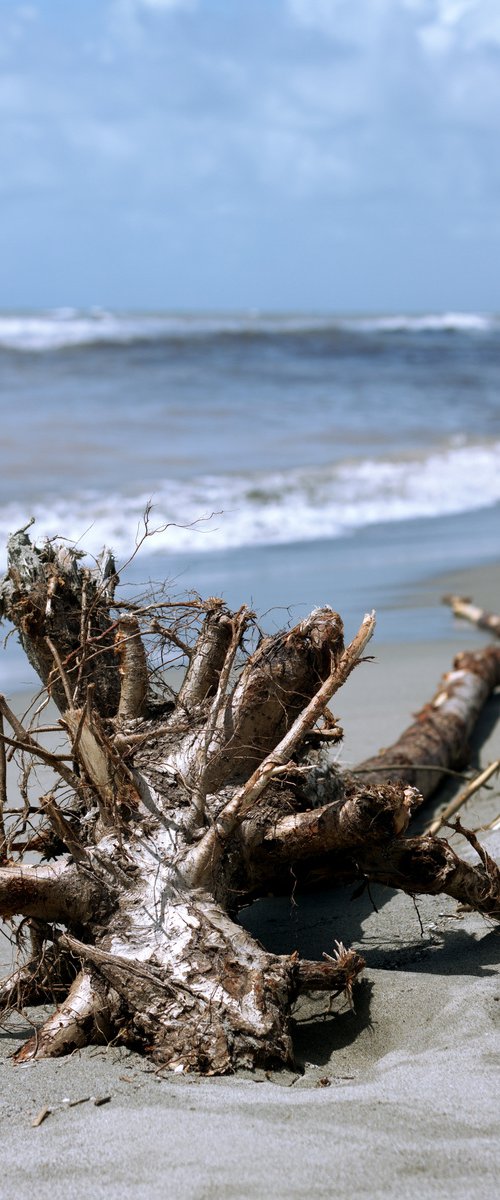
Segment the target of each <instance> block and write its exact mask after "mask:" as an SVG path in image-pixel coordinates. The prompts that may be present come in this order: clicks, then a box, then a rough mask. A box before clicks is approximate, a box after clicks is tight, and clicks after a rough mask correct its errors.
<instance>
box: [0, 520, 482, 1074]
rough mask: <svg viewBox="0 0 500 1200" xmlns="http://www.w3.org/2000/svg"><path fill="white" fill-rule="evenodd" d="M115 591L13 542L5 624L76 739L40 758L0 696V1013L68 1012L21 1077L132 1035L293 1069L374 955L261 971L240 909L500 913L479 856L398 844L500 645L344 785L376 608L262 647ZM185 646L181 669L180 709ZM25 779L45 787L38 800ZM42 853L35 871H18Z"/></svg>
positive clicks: (260, 955)
mask: <svg viewBox="0 0 500 1200" xmlns="http://www.w3.org/2000/svg"><path fill="white" fill-rule="evenodd" d="M117 582H118V580H117V576H116V574H115V569H114V563H113V560H112V558H111V556H110V555H103V556H102V557H101V559H100V560H99V561H98V562H97V564H96V565H95V566H94V567H93V568H92V569H90V568H89V567H88V566H84V565H82V562H81V556H80V555H79V553H77V552H75V551H72V550H68V549H67V548H66V547H62V546H61V545H58V544H56V543H47V544H46V545H45V546H44V547H43V548H42V549H37V548H36V547H34V546H32V545H31V542H30V540H29V537H28V535H27V533H26V532H25V531H22V532H20V533H17V534H15V535H14V536H13V537H12V538H11V539H10V542H9V569H8V572H7V575H6V576H5V579H4V581H3V583H2V585H1V591H0V600H1V606H2V613H3V615H4V616H5V617H7V618H8V619H9V620H10V621H11V622H13V624H14V625H15V627H16V628H17V631H18V635H19V638H20V640H21V643H22V645H23V647H24V649H25V651H26V654H27V656H28V658H29V660H30V662H31V663H32V665H33V666H34V667H35V669H36V671H37V672H38V674H39V676H40V679H41V681H42V684H43V687H44V689H45V691H46V694H50V696H51V697H52V698H53V700H54V701H55V704H56V705H57V707H58V709H59V711H60V714H61V717H60V721H59V727H60V729H61V735H62V734H63V733H64V735H65V737H66V739H67V748H66V751H65V752H56V751H54V750H48V749H47V747H46V744H45V740H44V732H46V731H47V727H45V730H44V727H43V726H42V725H41V714H42V711H43V707H44V701H42V704H41V705H40V706H39V710H38V716H37V718H36V721H35V722H33V721H32V722H31V724H30V727H27V726H26V725H25V724H24V723H23V722H22V721H20V720H19V719H18V718H17V717H16V716H15V715H14V713H13V712H12V711H11V709H10V707H9V705H8V703H7V701H6V700H5V699H4V698H3V697H2V698H0V711H1V720H2V725H1V729H0V734H1V739H0V740H1V743H2V752H1V754H0V760H1V761H0V791H1V798H2V802H3V806H4V808H5V806H6V784H5V754H6V749H7V750H8V753H9V754H12V753H15V754H16V755H17V756H18V757H19V758H20V759H21V762H22V766H23V770H24V783H23V787H22V795H23V797H24V809H22V810H20V811H19V813H18V814H17V815H14V817H12V814H11V816H10V817H8V816H6V815H4V816H2V818H1V820H0V844H1V846H2V848H3V864H4V865H3V866H2V867H1V868H0V913H1V914H2V916H3V917H4V919H5V920H7V921H14V920H15V919H16V918H18V917H19V916H21V917H22V919H23V920H22V924H23V926H25V925H26V923H28V924H29V926H30V928H31V949H30V951H29V954H28V958H27V961H26V962H25V963H24V964H23V965H22V966H20V967H19V969H18V971H17V972H16V973H15V974H14V975H13V976H12V977H11V978H10V979H9V980H7V981H4V983H3V984H2V985H1V986H0V1005H2V1006H3V1007H4V1009H8V1008H9V1007H13V1006H17V1005H18V1004H19V1003H21V1002H22V1003H24V1004H29V1003H38V1002H40V1001H46V1000H47V999H48V998H52V999H53V1000H54V1001H55V1002H56V1003H58V1007H57V1008H56V1011H55V1012H54V1014H53V1015H52V1016H51V1017H50V1018H49V1019H48V1020H47V1021H46V1022H45V1024H44V1025H43V1026H42V1028H41V1029H40V1030H39V1031H38V1033H37V1035H36V1037H35V1038H32V1039H31V1040H30V1041H29V1042H28V1043H27V1044H26V1045H25V1046H24V1047H23V1048H22V1049H21V1050H20V1051H19V1052H18V1054H17V1056H16V1059H17V1061H26V1060H27V1059H29V1058H41V1057H47V1056H50V1055H57V1054H62V1053H64V1052H66V1051H69V1050H71V1049H73V1048H74V1047H77V1046H83V1045H84V1044H86V1043H87V1042H89V1041H92V1040H101V1041H102V1040H104V1041H107V1040H109V1039H119V1040H120V1041H121V1042H122V1043H125V1044H128V1045H130V1046H133V1047H135V1048H142V1049H144V1050H145V1051H147V1052H148V1053H150V1054H151V1055H152V1056H153V1058H154V1059H155V1060H156V1061H157V1062H158V1063H159V1064H160V1065H162V1066H164V1067H168V1068H170V1069H172V1070H178V1071H181V1070H184V1071H199V1072H202V1073H223V1072H228V1071H232V1070H234V1069H236V1068H237V1067H243V1066H244V1067H250V1068H251V1067H254V1066H256V1065H257V1064H259V1065H266V1066H270V1065H273V1064H274V1065H277V1064H280V1063H281V1064H286V1063H289V1062H291V1061H292V1044H291V1037H290V1013H291V1008H292V1006H293V1003H294V1001H295V1000H296V998H297V996H298V995H299V994H300V993H301V992H304V991H312V990H319V991H323V992H325V993H327V994H329V995H334V994H338V993H342V992H347V993H350V991H351V989H352V986H353V983H354V981H355V980H356V978H357V976H358V975H359V973H360V971H361V970H362V968H363V965H364V964H363V960H362V959H361V958H360V956H359V955H358V954H356V953H355V952H354V951H353V950H349V949H345V947H344V946H343V945H342V943H341V942H340V941H339V942H337V943H334V939H333V935H332V937H331V939H329V942H330V944H329V945H327V946H325V955H324V958H323V961H321V962H315V961H307V960H303V959H300V958H299V957H298V955H297V954H293V955H277V954H271V953H269V952H268V951H266V950H265V949H263V948H262V946H261V945H259V943H258V942H257V941H256V940H255V939H254V938H253V937H252V936H251V935H250V934H249V933H248V932H247V931H246V930H245V929H243V928H242V927H241V926H240V925H239V924H238V922H237V912H238V909H239V908H241V906H242V905H243V904H245V903H247V902H248V901H250V900H252V899H255V898H256V897H258V896H261V895H269V894H271V893H273V892H283V891H288V892H291V891H292V889H293V887H295V886H300V888H301V889H305V888H307V887H311V886H316V885H317V884H318V882H321V881H325V882H326V881H327V882H329V883H331V882H335V881H337V880H338V881H342V882H345V881H347V880H353V881H354V880H363V879H364V880H368V881H370V880H375V881H377V882H382V883H384V884H387V885H389V886H391V887H397V888H401V889H403V890H404V891H406V892H408V893H410V894H411V895H415V894H417V893H419V892H426V893H430V894H435V893H437V892H444V893H446V894H448V895H450V896H452V897H454V898H455V899H456V900H458V901H460V902H461V903H463V904H466V905H468V906H470V907H471V908H474V909H476V910H477V911H478V912H482V913H485V914H489V915H490V916H498V915H499V914H500V873H499V871H498V869H497V867H496V865H495V864H494V863H493V862H492V861H491V860H490V859H488V857H487V856H485V855H484V854H483V855H482V856H479V861H478V864H477V866H471V865H469V864H467V863H465V862H463V861H462V860H461V859H460V858H459V857H458V856H457V854H455V852H454V851H453V849H452V848H451V846H449V845H448V843H447V842H446V841H444V840H441V839H438V838H435V837H432V836H429V835H425V836H423V837H408V836H406V833H407V828H408V824H409V821H410V817H411V815H412V813H413V812H414V810H415V809H416V808H417V807H418V806H419V805H420V804H421V803H422V800H423V798H425V796H426V795H427V794H429V791H430V790H432V789H433V788H434V787H435V786H437V783H438V782H439V780H440V778H441V777H442V775H443V772H444V771H446V770H447V769H448V768H450V767H453V766H456V765H457V764H460V765H461V763H462V762H463V758H464V745H465V743H466V741H467V738H468V736H469V734H470V731H471V728H472V726H473V724H474V722H475V720H476V717H477V715H478V713H479V711H480V709H481V707H482V705H483V704H484V702H485V700H486V698H487V696H488V695H489V693H490V691H491V690H492V689H493V688H494V687H495V686H496V685H497V684H498V683H499V682H500V648H494V647H487V648H486V649H485V650H484V651H480V652H478V653H477V654H475V655H465V656H462V657H461V659H460V660H459V661H457V663H456V664H455V668H454V670H453V671H452V672H451V673H450V675H449V676H447V677H445V679H444V680H443V682H442V684H441V685H440V688H439V690H438V693H437V695H436V696H435V697H434V700H433V701H431V703H430V704H429V705H427V706H426V708H425V709H424V710H423V711H422V713H421V714H420V715H419V717H418V718H417V721H416V722H415V724H414V726H411V727H410V729H409V730H407V731H406V734H405V735H403V737H402V738H401V739H400V741H399V742H398V743H397V744H396V746H395V747H392V748H391V750H390V751H386V752H385V754H384V755H382V756H381V757H380V758H379V759H375V760H373V759H372V760H370V761H369V762H367V763H365V764H362V766H361V767H360V768H359V769H358V771H357V772H353V773H352V774H351V775H350V776H347V775H346V776H342V775H340V773H339V772H338V771H337V770H336V769H335V768H334V767H333V766H332V765H331V763H330V762H329V761H328V756H327V754H326V752H325V748H328V746H330V745H331V744H332V743H333V744H334V743H335V742H337V741H339V739H340V738H341V736H342V733H341V730H340V729H339V727H338V724H337V722H336V720H335V718H334V717H333V716H332V714H331V712H330V711H329V708H328V704H329V701H330V700H331V699H332V697H333V696H334V694H335V693H336V692H337V691H338V689H339V688H340V687H341V686H342V684H344V683H345V681H346V680H347V678H348V676H349V675H350V673H351V672H352V670H353V669H354V668H355V667H356V666H357V665H358V664H359V663H360V662H362V660H363V656H364V652H365V649H366V646H367V644H368V642H369V640H370V638H371V636H372V633H373V630H374V624H375V621H374V616H373V614H371V615H368V616H366V617H365V618H364V620H363V621H362V623H361V626H360V628H359V631H358V633H357V634H356V636H355V637H354V639H353V640H352V642H351V643H350V645H348V646H347V647H345V646H344V640H343V626H342V621H341V619H340V617H339V616H338V614H337V613H335V612H334V611H333V610H332V609H330V608H328V607H325V608H320V609H317V610H315V611H314V612H312V613H311V614H310V616H309V617H307V618H306V619H305V620H303V621H301V622H300V623H299V624H298V625H295V626H294V627H293V628H292V629H288V630H286V631H285V632H283V633H280V634H277V635H275V636H273V637H263V636H259V635H258V630H257V625H256V621H255V617H254V615H253V614H252V613H251V612H249V611H248V610H247V609H246V608H241V609H240V610H239V611H238V612H236V613H231V612H229V611H228V610H227V608H226V607H225V605H224V604H223V602H222V601H221V600H219V599H217V598H211V599H209V600H207V601H205V602H202V601H201V600H199V599H198V598H191V599H187V600H179V601H177V600H172V599H168V598H166V597H164V596H160V597H158V598H156V599H155V600H150V601H148V602H147V603H144V604H141V603H139V602H136V603H130V602H129V603H125V602H120V601H119V600H117V599H116V586H117ZM252 639H253V642H252ZM247 645H248V647H249V648H248V649H246V648H245V647H246V646H247ZM172 650H173V651H174V652H175V654H176V655H178V656H179V658H180V659H182V660H183V662H184V664H185V673H184V678H183V681H182V684H181V686H180V689H179V691H178V693H177V695H175V696H174V695H173V694H172V693H171V692H170V690H169V686H168V682H166V681H165V674H164V670H163V666H164V661H165V659H166V658H167V659H168V656H169V654H171V652H172ZM241 660H243V661H241ZM7 729H9V732H8V733H7ZM36 761H41V762H43V763H44V764H45V766H46V767H47V768H50V769H51V770H52V771H53V775H54V782H53V786H52V788H51V789H50V790H49V791H48V792H46V794H45V795H44V796H42V797H40V798H38V801H37V802H35V803H34V802H33V801H32V800H31V799H30V795H29V789H28V786H27V782H26V780H27V770H28V766H29V764H30V763H31V762H36ZM423 764H426V770H425V771H424V770H423ZM429 764H430V765H431V769H429ZM34 810H35V811H34ZM4 822H5V824H4ZM34 849H35V850H38V851H39V852H40V853H41V855H42V861H39V862H38V863H35V864H26V863H25V862H24V861H23V858H24V856H25V855H26V853H27V851H30V850H31V851H32V850H34ZM43 860H44V861H43ZM336 932H337V934H338V935H339V936H340V935H341V930H339V931H336ZM327 951H330V953H328V952H327Z"/></svg>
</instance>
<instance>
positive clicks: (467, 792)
mask: <svg viewBox="0 0 500 1200" xmlns="http://www.w3.org/2000/svg"><path fill="white" fill-rule="evenodd" d="M499 770H500V758H497V759H495V762H492V763H490V765H489V767H485V769H484V771H481V772H480V774H479V775H476V777H475V779H472V780H471V782H470V783H469V784H468V785H467V787H466V788H464V789H463V791H462V792H460V793H459V795H458V796H455V799H454V800H450V803H449V804H447V805H446V808H443V811H442V812H441V813H440V814H439V816H438V817H435V818H434V820H433V821H431V823H430V825H428V826H427V829H426V830H425V833H432V834H435V833H437V832H438V830H439V829H441V826H442V825H445V824H446V823H447V821H448V820H449V818H450V817H452V816H453V814H454V813H456V812H458V810H459V808H462V805H463V804H466V803H467V800H470V797H471V796H473V795H474V793H475V792H478V791H479V789H480V788H482V787H483V785H484V784H485V783H487V782H488V779H491V777H492V775H495V774H496V772H497V771H499Z"/></svg>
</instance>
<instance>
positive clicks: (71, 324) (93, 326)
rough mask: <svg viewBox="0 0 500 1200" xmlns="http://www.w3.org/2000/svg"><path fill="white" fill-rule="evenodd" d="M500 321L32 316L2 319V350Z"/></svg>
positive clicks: (477, 329) (451, 329)
mask: <svg viewBox="0 0 500 1200" xmlns="http://www.w3.org/2000/svg"><path fill="white" fill-rule="evenodd" d="M498 331H500V319H499V318H497V317H495V316H493V315H488V314H485V313H453V312H450V313H434V314H433V313H428V314H424V315H421V316H412V315H409V316H408V315H404V314H400V315H387V316H377V317H372V316H366V317H363V316H359V317H340V316H339V317H335V316H328V315H324V316H322V315H314V314H312V315H307V314H282V315H276V316H272V315H265V314H260V313H249V314H227V315H224V314H222V315H214V316H209V315H203V314H199V315H196V314H193V315H182V314H179V315H175V314H171V315H167V314H163V315H162V314H158V315H154V314H133V313H132V314H120V313H112V312H105V311H102V310H92V311H90V312H79V311H78V310H76V309H58V310H56V311H55V312H49V313H36V314H33V315H20V314H4V315H2V316H0V349H3V350H11V351H12V350H14V351H19V352H23V353H43V352H50V351H59V350H67V349H71V348H76V347H85V346H89V347H90V346H99V345H101V346H106V345H108V346H125V345H132V344H134V343H136V342H137V343H140V342H162V341H165V342H177V341H189V340H191V339H198V340H200V339H210V338H222V337H226V338H243V339H248V338H258V337H262V338H268V337H276V338H279V337H300V336H308V335H311V334H314V333H323V334H326V335H328V334H331V335H332V336H335V335H337V336H338V335H341V334H348V335H350V336H356V335H359V336H363V337H366V335H377V334H378V335H381V336H387V335H392V334H415V335H418V334H425V333H461V334H470V335H474V334H487V333H494V332H498Z"/></svg>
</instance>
